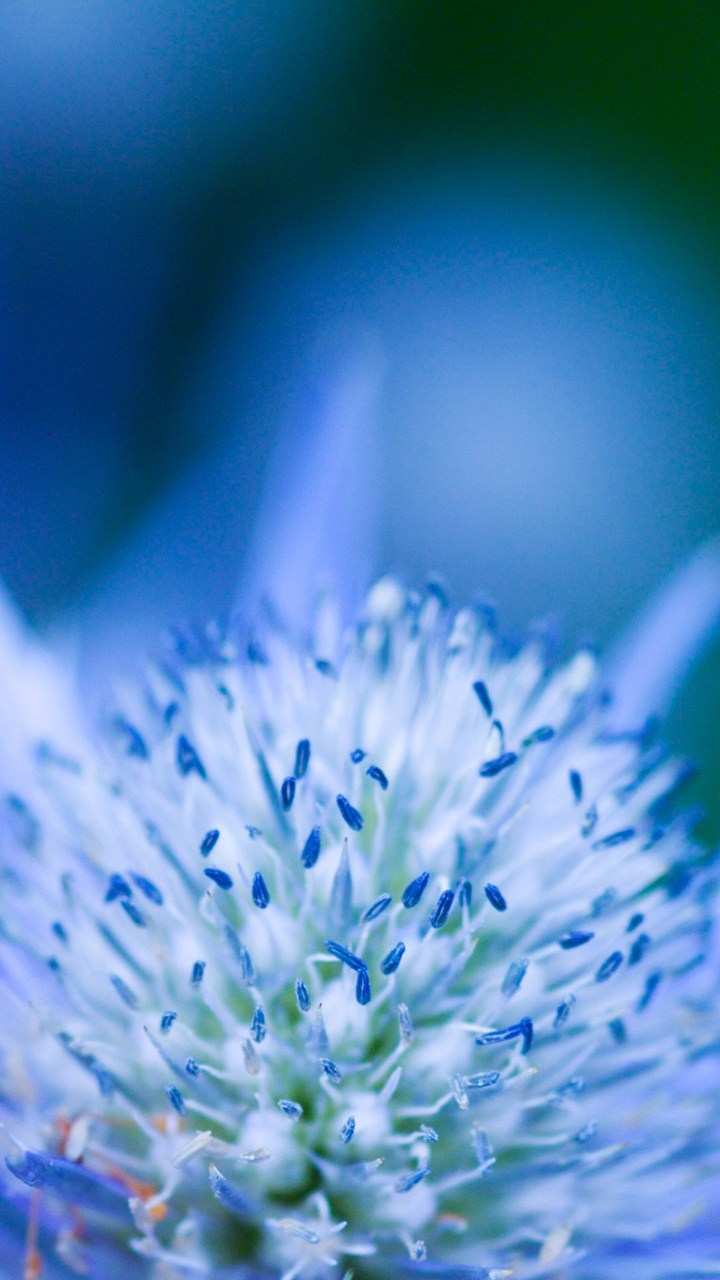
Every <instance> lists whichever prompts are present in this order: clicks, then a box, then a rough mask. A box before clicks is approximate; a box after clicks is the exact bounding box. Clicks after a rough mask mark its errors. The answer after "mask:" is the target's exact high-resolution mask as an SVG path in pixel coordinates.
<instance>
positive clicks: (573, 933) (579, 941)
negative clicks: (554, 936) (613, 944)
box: [558, 929, 595, 951]
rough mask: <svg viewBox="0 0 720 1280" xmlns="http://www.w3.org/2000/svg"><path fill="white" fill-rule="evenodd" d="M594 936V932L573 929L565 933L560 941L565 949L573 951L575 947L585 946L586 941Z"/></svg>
mask: <svg viewBox="0 0 720 1280" xmlns="http://www.w3.org/2000/svg"><path fill="white" fill-rule="evenodd" d="M594 937H595V934H594V933H586V932H583V930H582V929H571V930H570V932H569V933H564V934H563V935H562V937H561V938H558V943H559V945H560V946H561V947H562V949H563V951H572V950H573V949H574V948H575V947H584V946H585V943H586V942H589V941H590V939H591V938H594Z"/></svg>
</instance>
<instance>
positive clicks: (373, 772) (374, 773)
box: [365, 764, 390, 791]
mask: <svg viewBox="0 0 720 1280" xmlns="http://www.w3.org/2000/svg"><path fill="white" fill-rule="evenodd" d="M365 772H366V774H367V776H368V778H372V779H373V781H374V782H378V783H379V784H380V786H381V788H382V790H383V791H387V789H388V786H389V785H390V784H389V782H388V779H387V774H385V773H383V770H382V769H381V768H380V766H379V765H377V764H371V765H370V768H369V769H366V770H365Z"/></svg>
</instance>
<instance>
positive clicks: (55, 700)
mask: <svg viewBox="0 0 720 1280" xmlns="http://www.w3.org/2000/svg"><path fill="white" fill-rule="evenodd" d="M0 705H1V706H2V724H3V730H2V733H0V785H3V786H7V785H8V784H9V783H12V784H13V785H14V784H17V783H18V782H20V781H21V780H22V778H23V777H24V775H25V774H26V773H27V770H28V768H29V767H30V765H29V759H28V758H27V754H28V753H27V749H28V747H29V746H30V745H31V744H33V743H35V742H38V741H41V740H42V741H47V740H50V741H51V742H52V743H53V745H54V746H56V747H58V748H61V749H63V750H72V749H73V747H74V745H75V744H76V742H77V740H78V737H79V713H78V708H77V705H76V703H75V700H74V698H73V695H72V689H71V682H70V680H69V678H68V676H67V674H66V672H65V671H64V670H63V667H62V665H61V663H60V661H59V660H58V658H57V657H56V656H55V655H53V654H52V653H51V652H50V650H49V649H47V648H45V647H44V646H43V645H42V644H41V643H40V641H39V640H38V639H37V638H36V636H34V635H33V633H32V631H31V630H30V628H29V627H28V626H26V625H25V623H24V621H23V619H22V618H21V617H20V615H19V613H18V612H17V611H16V609H15V608H14V606H13V604H12V601H11V600H10V598H9V596H8V595H7V593H6V592H5V590H4V588H3V587H2V585H0Z"/></svg>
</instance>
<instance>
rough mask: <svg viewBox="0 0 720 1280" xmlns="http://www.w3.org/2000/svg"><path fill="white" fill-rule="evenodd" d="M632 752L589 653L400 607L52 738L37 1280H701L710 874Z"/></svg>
mask: <svg viewBox="0 0 720 1280" xmlns="http://www.w3.org/2000/svg"><path fill="white" fill-rule="evenodd" d="M259 655H261V657H262V660H259ZM624 670H625V676H624V677H623V678H624V679H625V680H626V683H627V678H628V677H627V670H628V669H627V668H625V669H624ZM621 675H622V670H620V669H619V676H618V678H619V684H620V686H622V683H623V681H622V679H620V676H621ZM620 714H621V710H618V708H617V707H616V708H615V709H613V707H612V705H611V704H610V705H609V704H608V700H607V697H606V696H605V691H604V685H603V682H602V680H601V679H600V678H599V677H598V673H597V670H596V664H595V661H594V659H593V657H592V656H591V655H590V654H589V653H588V652H586V651H581V652H579V653H578V654H577V655H576V656H575V657H574V658H572V659H571V660H570V661H569V662H567V663H565V664H564V665H559V666H551V665H550V664H549V661H548V655H547V653H546V651H545V649H544V646H543V643H542V640H541V639H538V638H537V636H536V637H534V638H530V639H529V640H528V641H527V642H526V643H525V644H524V645H522V646H521V647H520V648H519V649H514V650H512V649H509V648H508V646H506V645H504V644H503V642H502V640H501V638H500V637H499V636H498V634H497V632H496V630H495V628H494V625H493V623H492V621H491V620H490V619H489V618H488V614H487V611H486V610H484V609H472V608H469V609H461V610H460V611H458V612H454V611H452V610H451V609H450V608H449V607H448V605H447V603H446V601H445V598H444V596H443V594H442V592H441V591H440V590H439V589H438V588H437V587H436V586H431V587H429V588H428V589H427V590H426V591H424V592H419V593H416V592H411V591H406V590H404V589H403V588H401V587H400V586H399V585H398V584H397V583H395V582H393V581H390V580H383V581H381V582H380V583H378V584H377V585H376V586H375V587H374V588H373V590H372V591H371V592H370V594H369V596H368V598H367V600H366V602H365V604H364V606H363V607H362V609H361V610H360V612H359V616H358V618H357V620H356V623H355V625H354V626H353V627H352V628H350V629H349V630H343V628H342V627H341V626H340V625H339V623H338V621H337V619H335V617H334V605H333V602H332V600H331V599H324V600H323V601H322V602H321V604H320V606H319V608H318V610H317V612H316V614H315V617H314V621H313V623H312V624H311V630H310V635H309V638H305V639H303V640H299V639H297V638H296V637H295V635H294V633H293V632H292V631H291V630H290V629H288V628H286V627H284V626H283V625H282V624H280V623H279V622H278V621H277V620H275V619H273V620H271V621H268V622H266V623H265V624H264V626H263V627H262V628H261V630H260V631H259V632H254V633H253V634H252V635H251V636H247V635H244V634H243V635H240V633H239V632H234V633H231V634H229V635H225V634H223V633H221V632H220V631H219V630H218V629H217V628H215V627H209V628H207V629H205V630H203V631H200V632H198V631H195V632H193V633H192V635H189V634H187V635H186V634H184V633H178V634H177V636H176V642H175V645H174V649H173V651H172V653H171V655H169V657H168V656H167V655H166V657H165V658H164V660H163V662H162V664H161V665H159V666H152V667H150V668H149V669H148V670H147V671H146V673H145V676H144V677H143V679H142V680H141V681H140V682H139V683H138V685H137V687H136V688H135V689H134V690H133V689H129V690H128V691H127V692H126V694H125V695H124V698H123V702H122V705H121V706H118V707H117V708H116V709H115V711H114V712H113V714H112V715H111V716H109V717H108V719H107V723H106V727H105V730H104V732H103V735H102V738H101V741H100V743H99V744H98V743H97V742H93V741H91V740H90V739H87V738H84V736H83V734H82V732H81V731H79V730H77V729H76V728H73V741H72V749H70V748H69V747H68V748H67V749H66V748H65V746H64V744H63V740H62V736H60V737H57V728H58V726H56V727H55V728H56V737H55V738H53V740H52V742H51V743H50V742H48V743H46V745H45V748H44V749H43V750H41V751H39V752H38V751H35V752H34V754H33V755H32V757H31V759H29V761H28V763H27V764H26V765H24V766H23V767H22V768H21V769H19V770H18V773H17V776H18V779H19V782H18V786H17V787H16V788H15V787H14V788H13V790H12V791H11V792H9V793H8V794H7V795H6V797H5V801H4V812H3V828H2V838H3V847H4V850H5V852H4V854H3V872H2V879H1V880H0V891H1V900H2V908H1V911H0V978H1V980H2V986H1V987H0V992H1V995H0V1012H1V1013H2V1020H1V1022H0V1064H1V1068H2V1070H1V1074H0V1120H1V1121H2V1127H1V1128H0V1142H1V1143H2V1147H3V1155H4V1166H5V1167H4V1175H3V1179H4V1185H3V1192H4V1195H5V1196H6V1198H7V1203H8V1205H9V1206H10V1210H9V1219H8V1226H7V1228H5V1227H3V1230H7V1231H9V1232H10V1235H11V1238H12V1239H17V1238H18V1233H25V1232H27V1235H26V1244H24V1245H22V1246H21V1248H23V1249H25V1252H26V1265H27V1272H26V1274H28V1275H36V1274H39V1271H38V1267H39V1265H40V1259H42V1260H43V1261H44V1263H45V1265H46V1273H45V1274H48V1275H58V1276H68V1275H71V1274H72V1273H73V1271H75V1272H81V1271H82V1269H83V1268H84V1269H85V1273H86V1274H90V1275H91V1276H97V1277H101V1276H102V1277H103V1278H104V1277H110V1276H114V1275H118V1276H124V1275H127V1274H133V1275H135V1274H137V1275H143V1274H147V1275H149V1276H152V1277H155V1278H157V1280H159V1277H161V1276H162V1277H163V1280H165V1278H167V1280H169V1278H170V1277H173V1278H177V1280H179V1278H180V1277H184V1276H186V1275H200V1276H206V1277H211V1276H212V1277H215V1276H222V1275H228V1276H235V1277H237V1278H238V1280H239V1277H243V1276H246V1277H249V1276H252V1277H273V1278H276V1280H277V1278H279V1277H282V1280H295V1277H303V1278H304V1280H313V1278H314V1277H322V1276H325V1275H328V1276H329V1275H332V1274H336V1275H339V1276H344V1277H350V1276H353V1277H355V1280H374V1278H375V1277H383V1278H385V1277H388V1276H398V1277H401V1276H404V1275H407V1276H410V1277H411V1276H413V1275H417V1276H420V1277H421V1276H423V1275H426V1276H437V1277H440V1278H441V1280H454V1278H455V1277H457V1278H458V1280H460V1278H465V1280H473V1278H476V1280H479V1278H480V1277H484V1278H485V1280H488V1278H489V1280H500V1277H511V1276H512V1277H518V1278H519V1280H523V1278H526V1280H530V1278H532V1277H542V1276H544V1277H554V1278H557V1277H559V1276H561V1275H562V1276H563V1277H565V1276H570V1275H575V1276H577V1278H578V1280H608V1278H609V1277H610V1278H612V1277H615V1276H617V1277H620V1276H621V1275H624V1274H625V1273H626V1268H627V1259H628V1258H630V1259H631V1260H632V1261H631V1265H632V1269H633V1275H634V1276H636V1277H637V1280H661V1278H662V1277H667V1276H670V1275H672V1276H673V1277H676V1276H677V1277H680V1276H683V1275H687V1276H691V1275H697V1274H700V1273H701V1268H702V1265H704V1263H705V1262H706V1261H707V1263H708V1265H712V1259H713V1256H714V1257H715V1261H716V1260H717V1259H716V1255H712V1243H710V1244H708V1243H707V1241H708V1240H709V1239H711V1234H710V1227H709V1225H708V1224H709V1223H710V1221H711V1213H712V1208H713V1204H714V1203H717V1200H716V1197H717V1191H718V1185H719V1183H720V1157H719V1155H718V1152H719V1151H720V1143H719V1142H718V1138H719V1136H720V1123H719V1122H720V1101H719V1100H718V1094H717V1089H716V1082H717V1053H718V1049H719V1047H720V1046H719V1042H718V1030H717V1028H718V1002H717V994H716V989H717V977H716V971H715V970H714V968H713V964H714V963H715V962H716V960H717V954H718V946H717V938H716V933H715V932H714V926H713V914H714V912H715V910H716V907H717V883H716V873H715V870H714V868H713V866H712V864H711V863H708V862H707V860H706V859H704V858H703V856H702V855H701V853H700V852H699V851H698V849H697V848H696V847H695V846H694V844H693V841H692V837H691V833H690V823H689V821H687V820H685V819H684V818H682V817H678V816H676V815H674V814H673V812H672V811H671V810H670V808H669V806H668V804H667V801H666V797H667V796H668V795H669V793H670V792H671V791H672V790H673V787H674V786H675V784H676V783H677V781H678V780H679V778H680V776H681V774H682V766H681V765H678V764H677V763H676V762H674V761H672V760H670V759H668V758H667V757H666V755H665V754H664V753H663V751H662V750H661V749H660V748H659V747H658V745H657V743H656V742H655V741H654V740H653V737H652V735H651V733H650V732H649V731H647V730H645V729H643V728H641V729H640V730H638V729H637V728H634V727H629V726H628V725H627V724H620V723H619V720H618V716H619V715H620ZM138 744H142V749H139V746H138ZM358 744H361V748H359V747H358ZM298 760H299V761H300V762H301V767H298V765H297V762H298ZM188 762H190V767H189V766H188ZM290 778H292V779H293V781H294V787H293V795H292V803H291V804H288V803H287V802H286V801H287V781H288V779H290ZM382 780H384V782H385V785H382ZM308 842H310V845H309V843H308ZM309 847H311V852H312V856H309V854H308V848H309ZM210 852H211V854H212V866H211V867H209V866H208V863H207V857H208V854H209V853H210ZM714 1198H715V1199H714ZM27 1224H29V1225H27ZM698 1259H701V1262H698ZM33 1267H35V1271H33V1270H32V1268H33ZM624 1268H625V1270H624ZM693 1268H694V1269H693Z"/></svg>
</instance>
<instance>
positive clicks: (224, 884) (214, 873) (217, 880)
mask: <svg viewBox="0 0 720 1280" xmlns="http://www.w3.org/2000/svg"><path fill="white" fill-rule="evenodd" d="M203 875H205V876H207V878H208V880H212V881H213V882H214V884H216V885H217V886H218V888H219V889H225V890H228V889H232V887H233V882H232V877H231V876H229V875H228V873H227V871H222V870H221V869H220V867H204V868H203Z"/></svg>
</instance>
